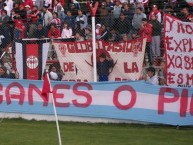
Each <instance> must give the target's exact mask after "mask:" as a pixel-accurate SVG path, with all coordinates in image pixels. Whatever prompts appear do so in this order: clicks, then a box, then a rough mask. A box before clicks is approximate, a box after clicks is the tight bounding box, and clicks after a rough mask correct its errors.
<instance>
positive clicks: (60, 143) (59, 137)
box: [50, 93, 62, 145]
mask: <svg viewBox="0 0 193 145" xmlns="http://www.w3.org/2000/svg"><path fill="white" fill-rule="evenodd" d="M50 94H51V98H52V104H53V109H54V115H55V119H56V127H57V132H58V141H59V145H62V140H61V135H60V128H59V123H58V116H57V113H56V107H55V102H54V97H53V93H50Z"/></svg>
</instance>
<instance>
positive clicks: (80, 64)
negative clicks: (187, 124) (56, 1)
mask: <svg viewBox="0 0 193 145" xmlns="http://www.w3.org/2000/svg"><path fill="white" fill-rule="evenodd" d="M58 6H59V5H58ZM21 7H22V6H20V9H19V10H18V11H16V9H12V10H11V11H10V14H9V15H8V13H7V11H6V10H2V12H1V22H0V25H1V27H0V54H1V66H2V67H1V68H2V74H1V77H4V78H23V79H35V77H34V76H33V74H34V73H35V72H33V71H31V70H30V69H28V68H29V66H30V67H31V68H36V65H37V66H38V71H39V76H38V77H37V78H36V79H41V78H42V75H43V73H44V71H45V70H46V69H47V70H48V71H49V72H52V71H53V72H57V73H52V74H50V77H51V78H52V79H53V80H68V81H92V79H93V73H92V72H93V60H92V57H93V54H92V36H93V35H95V36H96V41H97V50H98V51H97V61H100V60H102V59H103V58H105V60H107V62H108V63H107V64H106V66H105V68H106V69H104V70H103V69H101V68H100V65H98V64H97V68H98V69H97V73H98V74H99V73H100V72H102V73H104V74H105V75H104V76H100V75H98V80H100V79H104V80H111V81H116V80H128V79H129V80H138V79H142V75H143V74H144V73H145V70H146V68H147V67H149V66H153V67H154V68H156V73H157V75H158V76H159V78H160V79H159V84H160V85H164V84H165V75H166V74H165V70H164V67H165V60H164V48H163V46H164V41H163V12H165V13H168V14H171V15H175V16H176V17H178V18H181V19H182V20H184V21H193V19H192V15H191V14H190V10H189V9H188V8H185V9H182V11H181V12H179V11H178V10H177V8H178V5H175V7H174V6H173V5H170V4H168V3H164V4H163V5H162V9H161V10H159V9H158V8H157V6H154V5H150V6H149V7H148V6H147V7H144V6H143V5H142V4H141V3H136V4H128V3H126V2H123V3H120V1H115V2H114V3H112V2H102V3H100V5H99V7H98V10H97V14H96V30H95V34H92V26H91V15H90V12H89V11H88V9H87V7H86V6H85V4H81V9H78V8H77V6H76V4H69V5H67V7H68V8H65V11H63V10H62V9H60V10H58V9H57V10H50V9H49V8H48V7H47V6H43V7H42V8H41V11H40V8H39V7H38V6H33V7H32V8H29V7H28V6H27V7H26V6H25V7H24V6H23V7H24V8H21ZM154 9H155V10H154ZM153 10H154V13H152V12H151V11H153ZM187 13H188V15H187V16H185V14H187ZM148 31H151V32H150V34H146V32H148ZM142 37H146V38H147V43H146V47H145V52H144V54H143V53H142V54H143V55H142V54H140V53H139V56H138V57H136V56H135V57H133V56H134V44H138V43H139V42H141V47H142V44H143V41H142V40H140V38H142ZM21 40H25V43H24V41H21ZM45 40H46V41H45ZM48 40H51V41H48ZM44 41H45V42H46V43H49V49H48V56H47V58H43V59H42V57H44V56H45V53H46V51H45V52H44V51H40V50H39V49H44V46H45V45H44V44H43V42H44ZM19 42H20V43H22V44H21V45H20V44H19ZM16 43H18V44H17V45H16ZM40 43H41V44H40ZM24 44H25V45H24ZM125 45H127V46H128V47H125ZM129 45H130V46H129ZM20 46H21V48H19V47H20ZM24 46H25V47H24ZM36 47H37V50H36V49H35V48H36ZM40 47H41V48H40ZM18 48H19V49H21V50H20V51H19V52H20V53H16V51H17V49H18ZM27 48H30V51H29V52H28V51H26V50H24V49H27ZM103 48H104V49H103ZM129 48H132V51H130V52H132V56H130V55H129V53H125V54H123V53H122V54H121V55H119V53H118V51H119V52H120V51H121V52H126V51H128V52H129V50H127V49H129ZM138 49H139V48H138ZM107 50H108V51H107ZM69 52H71V53H69ZM75 52H76V53H75ZM83 52H84V53H83ZM138 52H140V51H139V50H137V53H138ZM25 53H26V54H27V53H32V54H33V53H38V54H39V53H41V55H40V56H38V57H37V60H36V58H33V57H30V58H29V59H28V57H27V56H24V55H25ZM34 55H35V54H34ZM135 55H136V54H135ZM141 55H142V56H144V57H142V56H141ZM16 57H17V59H16ZM132 57H133V58H132ZM40 58H41V60H42V62H39V60H40ZM24 59H26V61H25V60H24ZM27 59H28V60H27ZM122 59H124V61H121V60H122ZM131 59H136V60H135V61H134V62H136V64H135V63H129V62H130V61H132V60H131ZM16 61H17V62H16ZM36 61H37V62H36ZM18 62H19V63H18ZM61 62H62V63H61ZM74 62H76V63H74ZM16 63H17V64H16ZM31 63H32V64H31ZM44 63H45V65H46V66H45V67H44ZM28 64H29V65H28ZM86 65H87V66H86ZM139 66H143V67H139ZM18 67H22V68H23V73H22V74H21V73H19V72H18ZM107 68H108V69H107ZM121 69H123V71H124V72H125V73H126V72H127V74H126V75H125V74H123V73H122V72H121ZM137 69H138V70H137ZM3 71H4V73H6V74H3ZM24 71H29V72H31V73H32V77H28V72H24ZM112 72H113V73H112ZM139 73H140V74H139ZM21 76H22V77H21ZM80 76H81V77H80ZM106 76H108V77H107V78H106ZM101 77H105V78H101ZM84 78H86V79H84Z"/></svg>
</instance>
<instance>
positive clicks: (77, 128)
mask: <svg viewBox="0 0 193 145" xmlns="http://www.w3.org/2000/svg"><path fill="white" fill-rule="evenodd" d="M60 130H61V136H62V143H63V145H193V127H180V129H179V130H178V129H176V127H174V126H159V125H136V124H91V123H89V124H87V123H71V122H60ZM0 145H58V138H57V131H56V126H55V122H47V121H26V120H22V119H4V120H3V121H1V123H0Z"/></svg>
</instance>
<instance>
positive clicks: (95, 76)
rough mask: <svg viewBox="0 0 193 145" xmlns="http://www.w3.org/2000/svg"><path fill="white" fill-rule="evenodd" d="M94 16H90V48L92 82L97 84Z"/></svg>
mask: <svg viewBox="0 0 193 145" xmlns="http://www.w3.org/2000/svg"><path fill="white" fill-rule="evenodd" d="M95 31H96V30H95V16H92V48H93V75H94V82H97V62H96V35H95Z"/></svg>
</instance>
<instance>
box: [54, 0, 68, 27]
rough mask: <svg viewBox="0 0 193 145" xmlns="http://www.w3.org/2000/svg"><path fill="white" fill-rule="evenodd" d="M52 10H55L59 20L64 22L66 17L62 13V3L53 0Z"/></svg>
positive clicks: (58, 0)
mask: <svg viewBox="0 0 193 145" xmlns="http://www.w3.org/2000/svg"><path fill="white" fill-rule="evenodd" d="M53 12H56V13H57V14H58V18H59V19H60V20H61V22H62V23H63V22H64V19H65V17H66V14H65V13H64V8H63V6H62V4H61V3H60V0H54V10H53Z"/></svg>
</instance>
